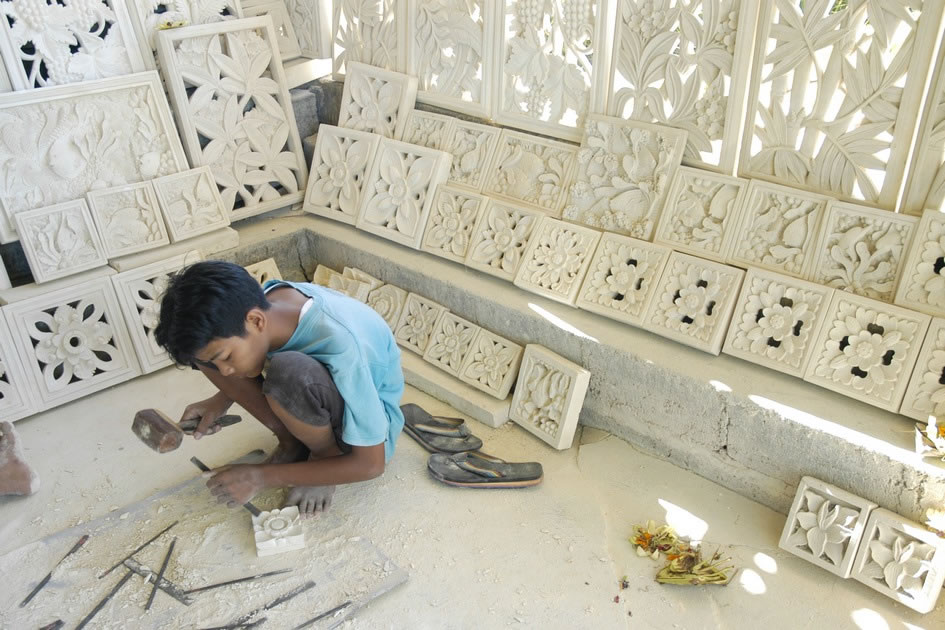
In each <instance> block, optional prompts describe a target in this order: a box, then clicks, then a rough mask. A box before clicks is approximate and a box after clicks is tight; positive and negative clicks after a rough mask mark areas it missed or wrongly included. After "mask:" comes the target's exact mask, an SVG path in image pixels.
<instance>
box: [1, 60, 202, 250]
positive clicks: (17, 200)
mask: <svg viewBox="0 0 945 630" xmlns="http://www.w3.org/2000/svg"><path fill="white" fill-rule="evenodd" d="M0 119H2V120H3V121H4V122H3V129H4V133H3V135H2V137H0V155H2V156H3V159H2V161H0V164H2V165H0V180H2V181H3V182H4V185H3V186H2V187H0V241H2V242H4V243H8V242H10V241H11V240H15V239H16V232H15V230H14V227H13V215H15V214H17V213H18V212H22V211H24V210H33V209H36V208H43V207H46V206H51V205H55V204H57V203H62V202H65V201H72V200H74V199H81V198H82V197H84V196H85V193H87V192H88V191H90V190H92V189H93V188H98V187H104V186H119V185H121V184H133V183H136V182H140V181H144V180H147V179H153V178H155V177H160V176H161V175H169V174H171V173H177V172H179V171H180V170H182V169H186V168H187V158H186V157H185V156H184V150H183V148H182V147H181V144H180V140H179V138H178V135H177V129H176V127H175V126H174V123H173V121H172V119H171V113H170V110H169V109H168V107H167V100H166V99H165V97H164V90H163V89H162V87H161V82H160V80H159V79H158V76H157V73H154V72H146V73H141V74H136V75H132V76H127V77H117V78H113V79H103V80H101V81H94V82H85V83H82V84H76V85H65V86H60V87H52V88H45V89H42V90H29V91H26V92H11V93H9V94H0ZM80 147H88V148H87V149H83V148H80ZM88 151H91V152H92V153H88Z"/></svg>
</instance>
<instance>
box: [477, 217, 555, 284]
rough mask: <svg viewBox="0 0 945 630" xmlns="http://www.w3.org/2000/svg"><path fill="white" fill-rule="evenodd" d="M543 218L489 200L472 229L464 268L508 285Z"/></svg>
mask: <svg viewBox="0 0 945 630" xmlns="http://www.w3.org/2000/svg"><path fill="white" fill-rule="evenodd" d="M543 216H544V215H543V214H542V213H541V212H539V211H538V210H530V209H526V208H520V207H516V206H514V205H508V204H504V203H501V202H496V201H492V200H490V201H489V202H488V205H486V208H485V210H483V211H482V214H481V215H480V217H479V221H478V222H477V223H476V227H474V228H473V232H472V240H471V241H470V243H469V251H468V252H467V253H466V266H467V267H472V268H473V269H478V270H479V271H485V272H486V273H488V274H492V275H493V276H498V277H499V278H502V279H503V280H508V281H509V282H511V281H512V280H513V279H515V274H516V272H518V267H519V265H520V264H521V263H522V254H524V253H525V247H526V246H527V245H528V240H529V239H530V238H531V236H532V232H534V231H535V227H536V226H537V225H538V221H539V220H540V219H541V218H542V217H543Z"/></svg>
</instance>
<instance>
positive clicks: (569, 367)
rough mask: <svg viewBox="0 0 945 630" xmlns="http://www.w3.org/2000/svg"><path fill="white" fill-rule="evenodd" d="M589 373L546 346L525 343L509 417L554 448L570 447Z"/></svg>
mask: <svg viewBox="0 0 945 630" xmlns="http://www.w3.org/2000/svg"><path fill="white" fill-rule="evenodd" d="M590 380H591V373H590V372H589V371H587V370H586V369H584V368H582V367H581V366H580V365H578V364H577V363H573V362H571V361H568V360H567V359H565V358H564V357H562V356H560V355H558V354H555V353H554V352H552V351H551V350H549V349H548V348H545V347H543V346H539V345H536V344H528V345H527V346H525V356H524V357H523V358H522V367H521V369H520V370H519V372H518V381H517V384H516V386H515V394H513V395H512V408H511V409H510V410H509V418H510V419H511V420H512V421H513V422H515V423H516V424H518V425H520V426H521V427H522V428H524V429H525V430H526V431H528V432H529V433H531V434H533V435H536V436H538V438H539V439H541V440H542V441H544V442H547V443H548V444H550V445H551V446H553V447H554V448H556V449H558V450H563V449H567V448H571V442H573V441H574V432H575V430H576V429H577V425H578V417H579V416H580V415H581V408H582V407H583V406H584V396H585V394H587V386H588V384H589V383H590Z"/></svg>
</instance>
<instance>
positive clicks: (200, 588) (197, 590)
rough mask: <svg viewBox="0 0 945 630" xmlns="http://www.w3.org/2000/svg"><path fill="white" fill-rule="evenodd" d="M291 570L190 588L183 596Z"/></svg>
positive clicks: (281, 570) (280, 570)
mask: <svg viewBox="0 0 945 630" xmlns="http://www.w3.org/2000/svg"><path fill="white" fill-rule="evenodd" d="M290 571H292V569H279V570H277V571H269V572H268V573H259V574H258V575H247V576H246V577H241V578H236V579H235V580H227V581H226V582H218V583H216V584H210V585H208V586H201V587H199V588H192V589H190V590H189V591H185V593H184V594H185V595H193V594H194V593H202V592H204V591H209V590H211V589H215V588H220V587H221V586H229V585H230V584H239V583H240V582H249V581H250V580H260V579H262V578H267V577H270V576H273V575H281V574H283V573H289V572H290Z"/></svg>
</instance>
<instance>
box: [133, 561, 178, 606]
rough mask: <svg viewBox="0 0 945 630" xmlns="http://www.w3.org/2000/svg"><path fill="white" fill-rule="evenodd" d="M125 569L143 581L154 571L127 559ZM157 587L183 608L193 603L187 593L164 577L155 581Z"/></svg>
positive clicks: (152, 574)
mask: <svg viewBox="0 0 945 630" xmlns="http://www.w3.org/2000/svg"><path fill="white" fill-rule="evenodd" d="M125 567H127V568H129V569H131V570H132V571H134V572H135V573H137V574H138V575H140V576H141V577H143V578H145V579H148V578H151V577H154V571H152V570H151V569H149V568H147V567H145V566H142V564H141V563H140V562H138V561H137V560H135V559H134V558H128V559H127V560H125ZM157 585H158V588H159V589H161V590H162V591H164V592H165V593H167V594H168V595H170V596H171V597H173V598H174V599H176V600H177V601H179V602H180V603H181V604H183V605H185V606H190V605H191V604H192V603H193V601H194V600H193V599H192V598H191V597H189V596H188V595H187V593H185V592H184V589H182V588H181V587H179V586H177V585H176V584H174V583H173V582H171V581H170V580H168V579H167V578H165V577H162V578H161V579H160V580H157Z"/></svg>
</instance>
